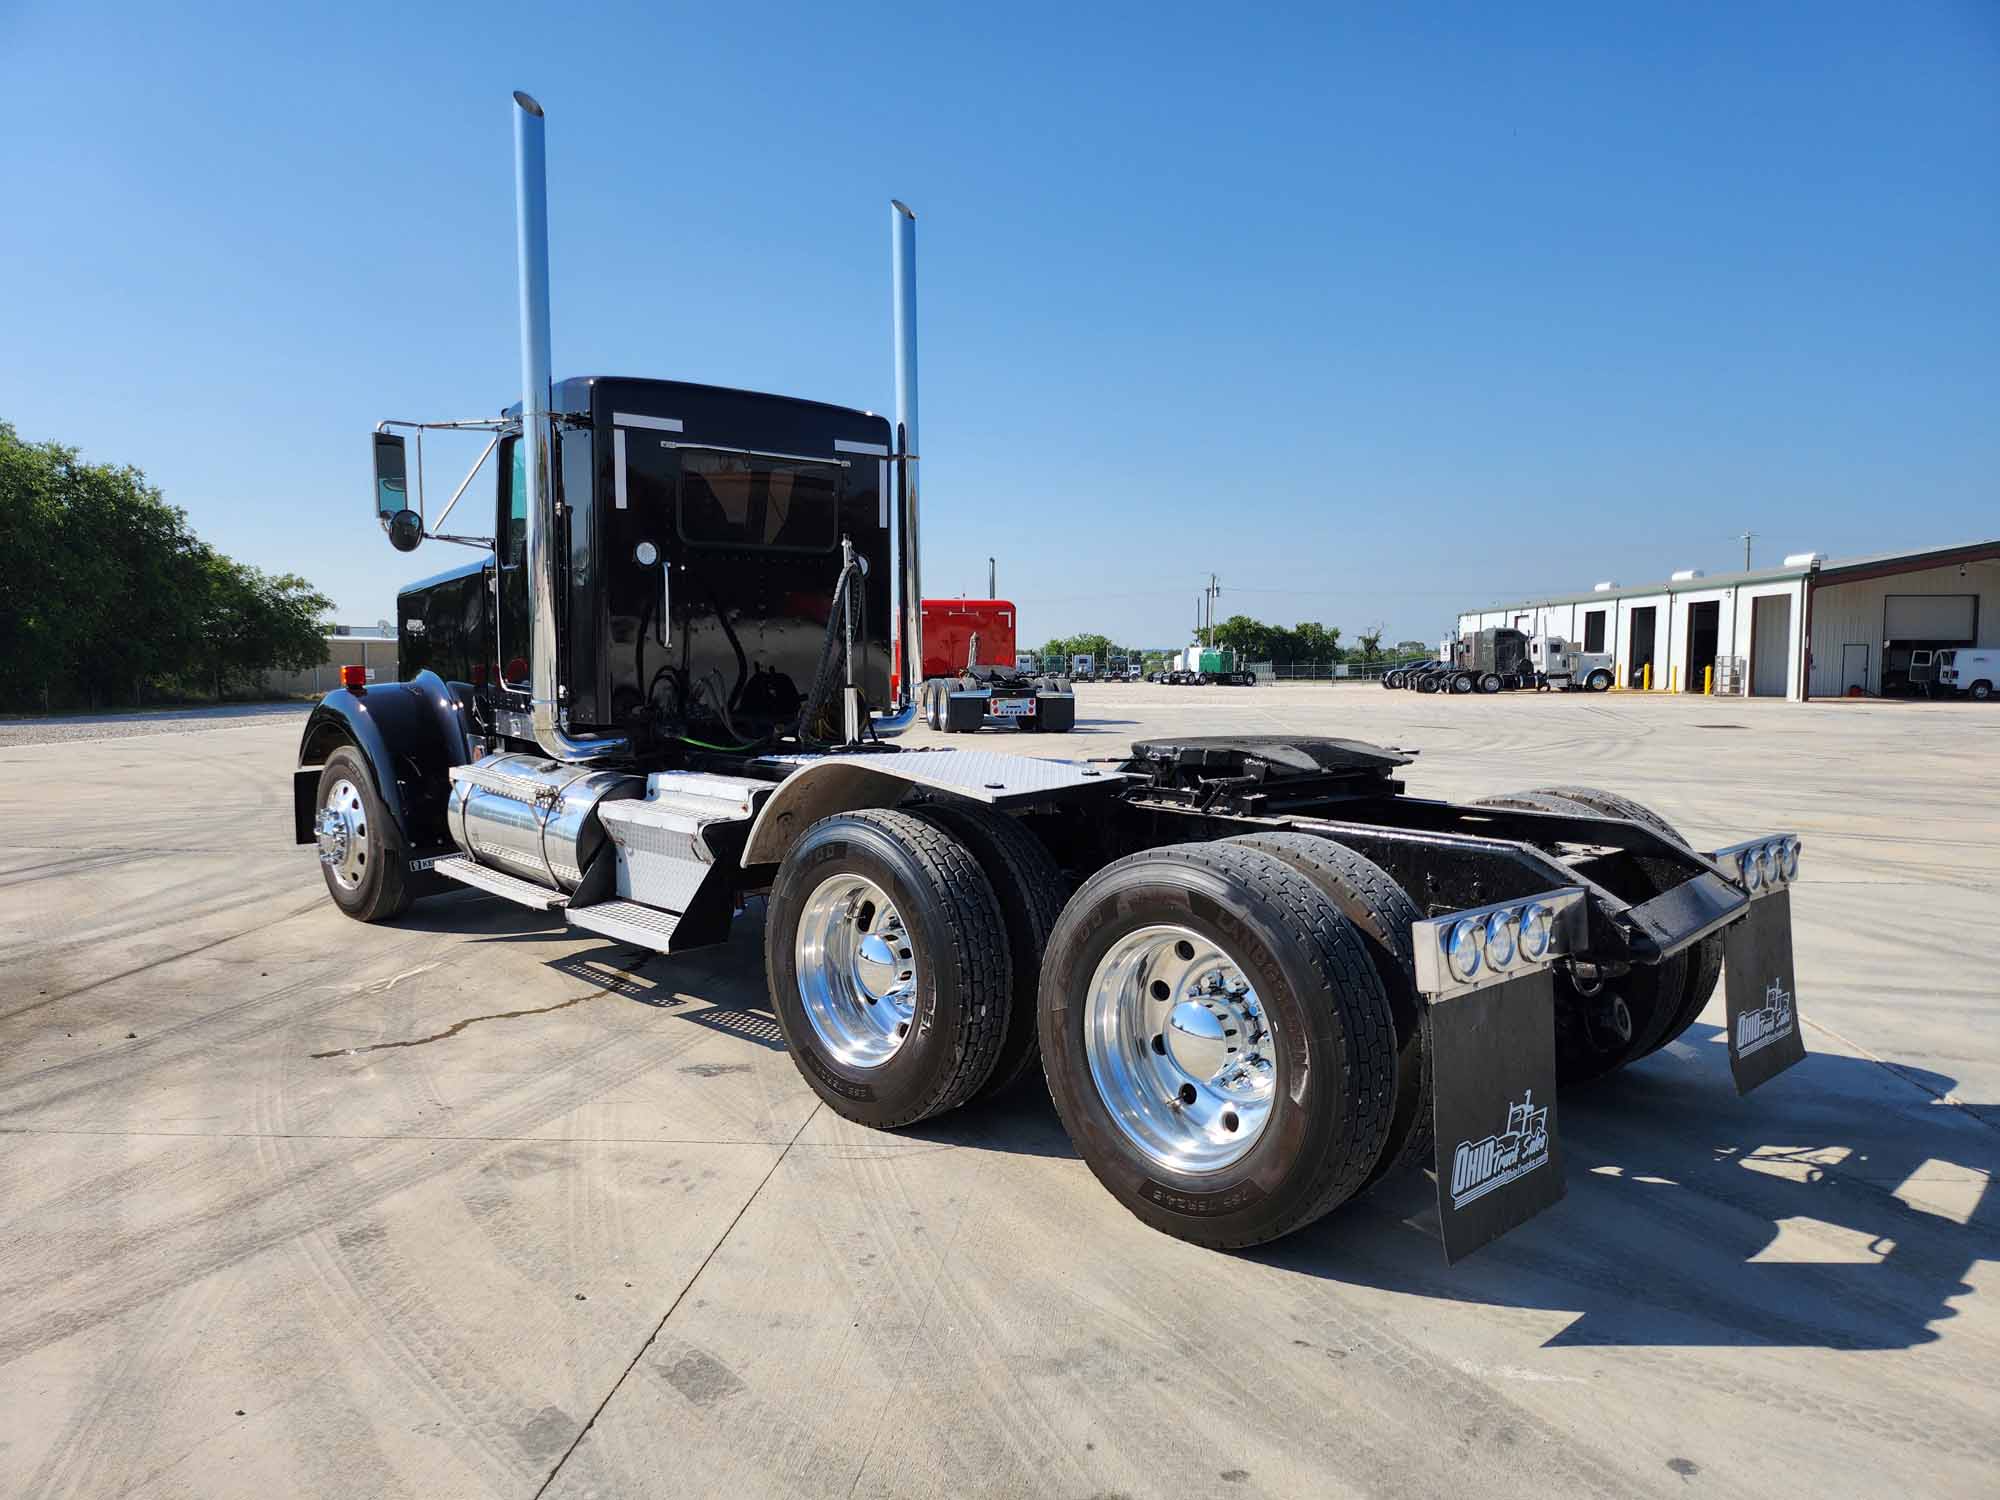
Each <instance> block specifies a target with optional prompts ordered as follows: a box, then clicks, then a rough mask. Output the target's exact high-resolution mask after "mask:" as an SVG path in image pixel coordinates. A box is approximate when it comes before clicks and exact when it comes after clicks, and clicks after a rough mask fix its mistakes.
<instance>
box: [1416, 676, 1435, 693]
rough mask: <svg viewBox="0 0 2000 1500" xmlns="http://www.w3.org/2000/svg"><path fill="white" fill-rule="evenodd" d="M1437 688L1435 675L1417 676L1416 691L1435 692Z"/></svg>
mask: <svg viewBox="0 0 2000 1500" xmlns="http://www.w3.org/2000/svg"><path fill="white" fill-rule="evenodd" d="M1437 690H1438V685H1437V679H1436V678H1435V677H1428V676H1426V677H1419V678H1418V679H1417V691H1418V692H1420V693H1435V692H1436V691H1437Z"/></svg>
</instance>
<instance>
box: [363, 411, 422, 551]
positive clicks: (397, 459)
mask: <svg viewBox="0 0 2000 1500" xmlns="http://www.w3.org/2000/svg"><path fill="white" fill-rule="evenodd" d="M398 514H409V515H414V514H415V512H414V511H411V510H410V484H409V467H408V465H407V464H406V463H405V461H404V455H403V439H402V438H401V437H400V436H399V435H397V434H396V433H393V432H378V433H376V434H375V518H376V519H377V520H378V521H380V522H381V523H382V524H383V525H384V526H385V527H386V526H389V525H391V524H392V522H393V520H394V518H395V517H396V516H397V515H398ZM417 529H418V532H419V534H421V532H422V530H423V526H422V522H421V520H419V522H418V528H417ZM398 545H400V544H398ZM415 545H416V543H415V542H412V543H411V544H410V546H412V547H414V546H415ZM403 550H404V551H406V552H407V551H408V550H409V548H408V547H405V548H404V549H403Z"/></svg>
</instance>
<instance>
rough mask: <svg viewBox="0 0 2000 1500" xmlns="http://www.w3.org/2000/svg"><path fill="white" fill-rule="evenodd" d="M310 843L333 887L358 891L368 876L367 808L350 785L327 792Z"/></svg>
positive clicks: (338, 783)
mask: <svg viewBox="0 0 2000 1500" xmlns="http://www.w3.org/2000/svg"><path fill="white" fill-rule="evenodd" d="M313 841H314V842H315V843H316V844H318V845H319V862H320V863H321V864H323V865H325V866H326V869H327V873H328V874H329V875H330V876H332V877H333V880H334V882H335V884H337V885H338V886H339V887H340V888H341V889H342V890H344V891H351V890H355V889H357V888H358V887H359V886H360V884H361V877H362V876H364V875H366V874H367V873H368V806H367V804H366V803H364V802H363V801H362V800H361V791H360V788H358V787H356V786H355V784H354V783H353V782H351V781H347V780H344V779H343V780H340V781H336V782H335V783H334V784H333V785H332V786H331V787H329V788H328V789H327V794H326V801H325V802H323V803H321V804H320V809H319V817H318V819H317V820H316V821H315V822H314V824H313Z"/></svg>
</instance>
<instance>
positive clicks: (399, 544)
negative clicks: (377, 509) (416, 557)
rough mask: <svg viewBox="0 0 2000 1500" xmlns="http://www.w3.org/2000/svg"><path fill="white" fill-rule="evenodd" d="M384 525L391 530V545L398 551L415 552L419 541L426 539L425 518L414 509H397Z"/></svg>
mask: <svg viewBox="0 0 2000 1500" xmlns="http://www.w3.org/2000/svg"><path fill="white" fill-rule="evenodd" d="M384 525H385V526H386V527H387V529H388V532H389V545H390V546H391V547H394V548H395V549H396V550H397V551H398V552H414V551H416V550H417V543H418V542H421V541H422V540H423V539H424V518H423V517H422V516H420V515H418V514H417V513H416V512H415V511H413V510H399V511H397V512H396V513H395V514H394V515H393V516H390V517H389V518H388V519H387V521H386V522H384Z"/></svg>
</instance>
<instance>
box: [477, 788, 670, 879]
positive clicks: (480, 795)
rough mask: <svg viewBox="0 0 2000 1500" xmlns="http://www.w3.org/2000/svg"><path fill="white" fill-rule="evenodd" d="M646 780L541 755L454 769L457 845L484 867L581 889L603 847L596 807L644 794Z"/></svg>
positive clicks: (602, 830) (602, 829) (523, 877)
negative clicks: (608, 801) (585, 873)
mask: <svg viewBox="0 0 2000 1500" xmlns="http://www.w3.org/2000/svg"><path fill="white" fill-rule="evenodd" d="M645 790H646V782H645V778H643V777H640V776H628V775H626V774H625V773H624V772H622V771H593V770H590V769H589V768H587V767H584V766H572V765H566V764H564V763H563V762H562V761H558V760H549V759H547V758H545V757H543V756H540V755H498V756H489V757H487V758H486V759H485V760H481V761H475V762H473V763H472V764H471V765H469V766H454V767H452V771H451V805H450V808H449V810H448V812H447V814H446V817H447V819H448V822H449V824H450V828H451V837H452V841H453V842H454V843H456V844H457V845H458V847H459V848H461V849H463V850H464V851H465V852H466V853H467V854H469V855H471V856H472V857H473V858H474V859H475V860H477V861H478V862H479V863H480V864H482V865H491V866H492V867H493V868H495V869H496V870H505V871H506V872H507V873H508V874H510V875H518V876H520V877H521V878H522V879H524V880H532V881H533V882H534V883H535V884H537V885H542V886H547V887H548V888H549V889H550V890H559V891H574V890H575V889H576V888H577V886H578V885H579V884H580V883H581V882H582V880H583V873H584V871H586V870H588V869H589V868H590V862H591V860H592V859H594V858H595V857H596V855H597V853H598V851H599V850H600V849H602V848H603V847H604V828H603V825H602V824H600V823H599V822H598V819H597V805H598V804H599V803H600V802H603V801H605V800H606V799H615V798H620V797H638V796H642V795H644V793H645Z"/></svg>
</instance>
